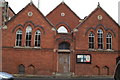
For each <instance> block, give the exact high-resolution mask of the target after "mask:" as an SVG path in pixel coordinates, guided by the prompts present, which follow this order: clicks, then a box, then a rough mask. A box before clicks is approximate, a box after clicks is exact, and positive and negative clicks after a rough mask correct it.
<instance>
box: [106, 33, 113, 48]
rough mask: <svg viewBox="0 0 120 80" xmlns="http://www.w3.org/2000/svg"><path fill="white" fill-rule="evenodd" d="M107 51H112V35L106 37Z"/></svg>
mask: <svg viewBox="0 0 120 80" xmlns="http://www.w3.org/2000/svg"><path fill="white" fill-rule="evenodd" d="M106 44H107V49H112V35H111V34H110V33H108V34H107V36H106Z"/></svg>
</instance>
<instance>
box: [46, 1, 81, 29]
mask: <svg viewBox="0 0 120 80" xmlns="http://www.w3.org/2000/svg"><path fill="white" fill-rule="evenodd" d="M46 17H47V18H48V20H49V21H50V22H51V23H52V24H53V25H54V26H55V27H56V28H58V27H59V26H60V25H64V24H67V26H69V27H70V28H71V29H74V28H75V27H76V26H77V25H78V24H79V23H80V20H81V19H80V18H79V17H78V16H77V15H76V14H75V13H74V12H73V11H72V10H71V9H70V8H69V7H68V6H67V5H66V4H65V3H64V2H62V3H60V4H59V5H58V6H57V7H56V8H55V9H53V10H52V11H51V12H50V13H49V14H48V15H47V16H46ZM62 23H63V24H62ZM64 26H65V25H64Z"/></svg>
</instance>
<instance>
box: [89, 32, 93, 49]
mask: <svg viewBox="0 0 120 80" xmlns="http://www.w3.org/2000/svg"><path fill="white" fill-rule="evenodd" d="M89 49H94V34H93V33H92V32H90V34H89Z"/></svg>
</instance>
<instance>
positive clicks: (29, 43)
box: [26, 26, 32, 46]
mask: <svg viewBox="0 0 120 80" xmlns="http://www.w3.org/2000/svg"><path fill="white" fill-rule="evenodd" d="M31 33H32V28H31V26H28V27H27V28H26V46H31V37H32V35H31Z"/></svg>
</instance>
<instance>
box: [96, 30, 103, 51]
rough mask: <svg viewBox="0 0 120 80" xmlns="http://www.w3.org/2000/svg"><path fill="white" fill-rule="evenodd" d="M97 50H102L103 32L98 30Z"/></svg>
mask: <svg viewBox="0 0 120 80" xmlns="http://www.w3.org/2000/svg"><path fill="white" fill-rule="evenodd" d="M97 33H98V49H103V31H102V30H101V29H98V32H97Z"/></svg>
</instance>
